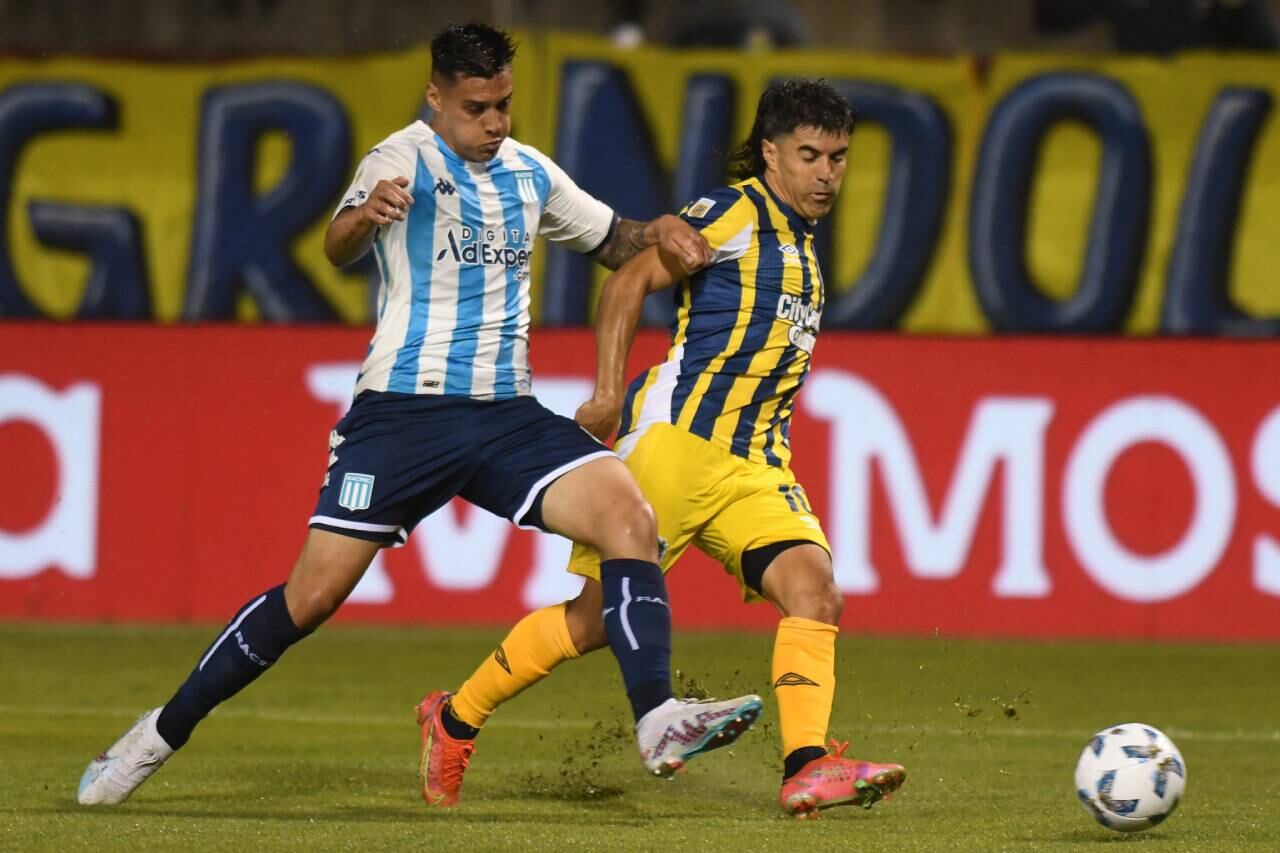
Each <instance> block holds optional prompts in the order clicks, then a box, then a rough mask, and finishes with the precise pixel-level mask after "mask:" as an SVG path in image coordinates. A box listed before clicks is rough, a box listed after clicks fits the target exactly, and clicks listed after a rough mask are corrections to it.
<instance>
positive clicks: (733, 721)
mask: <svg viewBox="0 0 1280 853" xmlns="http://www.w3.org/2000/svg"><path fill="white" fill-rule="evenodd" d="M760 708H761V705H760V697H759V696H740V697H738V698H737V699H729V700H727V701H724V702H717V701H716V700H714V699H707V700H705V701H700V702H695V701H694V700H692V699H668V700H667V701H666V702H663V703H662V704H661V705H659V706H658V707H656V708H654V709H653V710H652V711H650V712H649V713H647V714H645V715H644V716H643V717H641V718H640V722H639V723H637V724H636V740H638V741H639V742H640V758H641V760H642V761H644V766H645V767H647V768H649V772H650V773H652V774H653V775H655V776H661V777H663V778H665V779H669V778H671V776H672V775H673V774H674V773H675V772H676V771H677V770H679V769H680V768H681V767H684V765H685V762H687V761H688V760H689V759H691V758H695V757H696V756H699V755H701V754H702V753H704V752H709V751H711V750H713V749H718V748H720V747H722V746H728V745H729V744H731V743H733V742H734V741H735V740H737V739H738V737H739V736H740V735H742V733H743V732H745V731H746V730H747V729H749V728H751V726H752V725H754V724H755V721H756V720H757V719H759V717H760Z"/></svg>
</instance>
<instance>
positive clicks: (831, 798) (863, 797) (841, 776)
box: [778, 740, 907, 818]
mask: <svg viewBox="0 0 1280 853" xmlns="http://www.w3.org/2000/svg"><path fill="white" fill-rule="evenodd" d="M831 746H832V748H833V750H834V751H833V752H832V753H830V754H827V755H824V756H823V757H821V758H815V759H814V760H813V761H810V762H809V763H808V764H806V765H805V766H804V767H802V768H800V772H798V773H796V774H795V775H794V776H792V777H791V778H790V779H787V780H786V781H785V782H783V783H782V791H781V793H780V794H779V795H778V799H779V801H780V802H781V804H782V810H783V811H784V812H786V813H787V814H790V815H795V816H796V817H798V818H806V817H816V816H817V814H818V812H819V811H820V810H821V809H829V808H831V807H832V806H862V807H863V808H864V809H869V808H871V807H872V806H873V805H875V804H876V803H878V802H879V801H880V800H883V799H886V798H888V797H890V796H891V795H892V794H893V793H894V792H895V791H897V790H898V789H899V788H901V787H902V783H903V782H905V781H907V771H906V770H905V769H903V767H902V765H900V764H872V763H871V762H870V761H857V760H855V759H852V758H845V757H844V751H845V750H846V749H847V748H848V747H849V744H848V742H845V743H837V742H836V741H834V740H833V741H832V742H831Z"/></svg>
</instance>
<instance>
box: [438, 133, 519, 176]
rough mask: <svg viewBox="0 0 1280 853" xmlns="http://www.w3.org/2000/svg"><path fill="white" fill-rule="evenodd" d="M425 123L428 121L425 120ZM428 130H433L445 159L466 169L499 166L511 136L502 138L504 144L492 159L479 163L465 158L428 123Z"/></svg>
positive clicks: (487, 168)
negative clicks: (503, 150)
mask: <svg viewBox="0 0 1280 853" xmlns="http://www.w3.org/2000/svg"><path fill="white" fill-rule="evenodd" d="M423 124H427V123H426V122H423ZM427 130H429V131H431V135H432V136H433V137H435V140H436V148H438V149H440V153H441V154H443V155H444V159H446V160H448V161H449V162H450V163H456V164H458V165H459V166H462V167H463V168H464V169H471V168H476V169H484V170H489V169H492V168H493V167H494V166H497V165H498V164H500V163H501V162H502V149H503V148H505V147H506V145H507V139H510V138H511V137H509V136H508V137H507V139H504V140H502V144H501V145H499V146H498V153H497V154H494V155H493V159H492V160H488V161H486V162H484V163H477V162H475V161H474V160H467V159H465V158H464V157H463V156H462V155H461V154H459V153H458V152H456V151H454V150H453V149H452V148H450V147H449V143H447V142H445V141H444V137H443V136H441V135H440V134H438V133H436V129H435V128H434V127H432V126H431V125H429V124H427Z"/></svg>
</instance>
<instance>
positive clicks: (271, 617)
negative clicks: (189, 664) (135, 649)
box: [156, 584, 310, 749]
mask: <svg viewBox="0 0 1280 853" xmlns="http://www.w3.org/2000/svg"><path fill="white" fill-rule="evenodd" d="M309 633H310V632H309V631H303V630H301V629H299V628H298V627H297V626H296V625H294V624H293V620H292V619H291V618H290V617H289V609H288V607H286V606H285V603H284V585H283V584H282V585H280V586H277V587H274V588H272V589H269V590H267V591H266V592H265V593H263V594H262V595H260V596H258V597H257V598H255V599H253V600H252V601H250V602H249V603H248V604H246V605H245V606H244V607H242V608H241V609H240V612H239V613H237V614H236V615H235V618H234V619H232V620H231V622H230V624H228V625H227V627H226V629H225V630H223V632H222V633H221V634H219V635H218V639H216V640H214V642H213V645H212V646H210V647H209V648H208V650H206V651H205V653H204V655H203V656H202V657H201V658H200V662H199V663H198V664H197V665H196V668H195V669H193V670H192V671H191V674H190V675H188V676H187V680H186V681H185V682H183V684H182V686H181V687H179V688H178V692H177V693H175V694H174V696H173V698H172V699H170V700H169V703H168V704H167V705H165V706H164V710H162V711H161V712H160V717H159V718H158V719H157V720H156V729H157V730H159V732H160V737H162V738H164V740H165V742H166V743H168V744H169V746H171V747H173V748H174V749H178V748H179V747H181V746H182V745H183V744H185V743H186V742H187V739H188V738H190V737H191V731H192V729H194V728H195V727H196V724H198V723H199V722H200V721H201V720H203V719H204V718H205V717H207V716H208V715H209V712H210V711H212V710H213V709H214V707H215V706H217V705H218V704H219V703H220V702H225V701H226V700H228V699H230V698H231V697H232V696H234V695H236V694H237V693H239V692H240V690H241V689H243V688H244V687H246V686H247V685H248V684H249V682H251V681H253V680H254V679H255V678H257V677H258V676H259V675H261V674H262V673H263V672H265V671H266V670H267V667H269V666H271V665H272V664H273V663H275V662H276V661H277V660H279V659H280V656H281V655H282V654H284V652H285V649H287V648H289V647H290V646H292V645H293V644H294V643H296V642H298V640H301V639H302V638H303V637H305V636H306V635H307V634H309Z"/></svg>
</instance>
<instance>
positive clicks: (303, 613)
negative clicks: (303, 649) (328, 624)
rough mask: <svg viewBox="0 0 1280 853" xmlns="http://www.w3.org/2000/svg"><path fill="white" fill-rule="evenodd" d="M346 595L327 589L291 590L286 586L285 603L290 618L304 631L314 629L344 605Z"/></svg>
mask: <svg viewBox="0 0 1280 853" xmlns="http://www.w3.org/2000/svg"><path fill="white" fill-rule="evenodd" d="M344 598H345V596H341V595H338V594H336V593H334V592H332V591H330V590H325V589H306V590H298V591H297V592H293V593H292V594H291V591H290V589H289V587H288V586H286V587H285V604H286V606H287V607H288V608H289V618H290V619H292V620H293V624H294V625H296V626H297V627H298V628H300V629H302V630H303V631H314V630H315V629H316V628H319V627H320V626H321V625H323V624H324V622H325V620H327V619H328V618H329V617H330V616H332V615H333V614H334V613H336V612H337V610H338V608H339V607H340V606H342V602H343V600H344Z"/></svg>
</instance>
